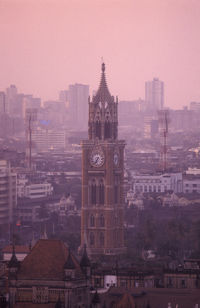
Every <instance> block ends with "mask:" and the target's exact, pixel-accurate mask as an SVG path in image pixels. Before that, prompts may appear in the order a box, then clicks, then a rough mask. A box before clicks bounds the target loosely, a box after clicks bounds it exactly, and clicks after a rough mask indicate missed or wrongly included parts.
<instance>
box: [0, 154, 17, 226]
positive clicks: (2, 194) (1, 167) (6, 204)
mask: <svg viewBox="0 0 200 308" xmlns="http://www.w3.org/2000/svg"><path fill="white" fill-rule="evenodd" d="M16 186H17V176H16V174H15V173H13V172H12V170H11V168H10V165H9V163H8V162H7V161H4V160H0V225H7V224H9V223H11V222H12V220H13V211H14V209H15V208H16V203H17V193H16Z"/></svg>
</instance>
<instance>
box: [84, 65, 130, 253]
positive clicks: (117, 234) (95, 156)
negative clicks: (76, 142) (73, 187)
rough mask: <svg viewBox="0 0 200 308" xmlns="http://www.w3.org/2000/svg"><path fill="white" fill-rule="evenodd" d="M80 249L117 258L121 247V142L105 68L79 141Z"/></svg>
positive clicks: (122, 148)
mask: <svg viewBox="0 0 200 308" xmlns="http://www.w3.org/2000/svg"><path fill="white" fill-rule="evenodd" d="M81 144H82V213H81V246H83V245H84V244H86V245H87V249H88V253H89V254H90V256H98V255H119V254H122V253H124V252H125V247H124V219H123V208H124V193H123V185H124V147H125V142H124V140H118V100H117V98H116V100H115V99H114V96H111V94H110V92H109V90H108V87H107V83H106V77H105V64H104V63H103V64H102V73H101V81H100V85H99V89H98V91H97V93H96V95H95V96H93V98H92V100H90V98H89V121H88V139H87V140H83V141H82V143H81Z"/></svg>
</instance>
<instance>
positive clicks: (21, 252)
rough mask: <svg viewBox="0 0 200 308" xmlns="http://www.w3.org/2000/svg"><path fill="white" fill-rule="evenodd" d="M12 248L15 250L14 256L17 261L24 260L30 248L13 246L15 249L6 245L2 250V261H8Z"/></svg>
mask: <svg viewBox="0 0 200 308" xmlns="http://www.w3.org/2000/svg"><path fill="white" fill-rule="evenodd" d="M13 248H14V250H15V255H16V258H17V260H18V261H22V260H24V258H25V257H26V256H27V254H28V253H29V252H30V248H29V247H28V246H21V245H15V247H13V246H11V245H8V246H6V247H4V248H3V249H2V253H3V261H10V259H11V257H12V254H13Z"/></svg>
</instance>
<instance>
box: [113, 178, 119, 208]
mask: <svg viewBox="0 0 200 308" xmlns="http://www.w3.org/2000/svg"><path fill="white" fill-rule="evenodd" d="M118 199H119V180H118V178H116V179H115V185H114V203H115V204H117V203H118V202H119V200H118Z"/></svg>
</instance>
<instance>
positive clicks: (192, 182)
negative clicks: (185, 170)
mask: <svg viewBox="0 0 200 308" xmlns="http://www.w3.org/2000/svg"><path fill="white" fill-rule="evenodd" d="M183 193H185V194H195V193H196V194H199V193H200V177H199V176H198V177H196V176H186V177H184V179H183Z"/></svg>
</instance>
